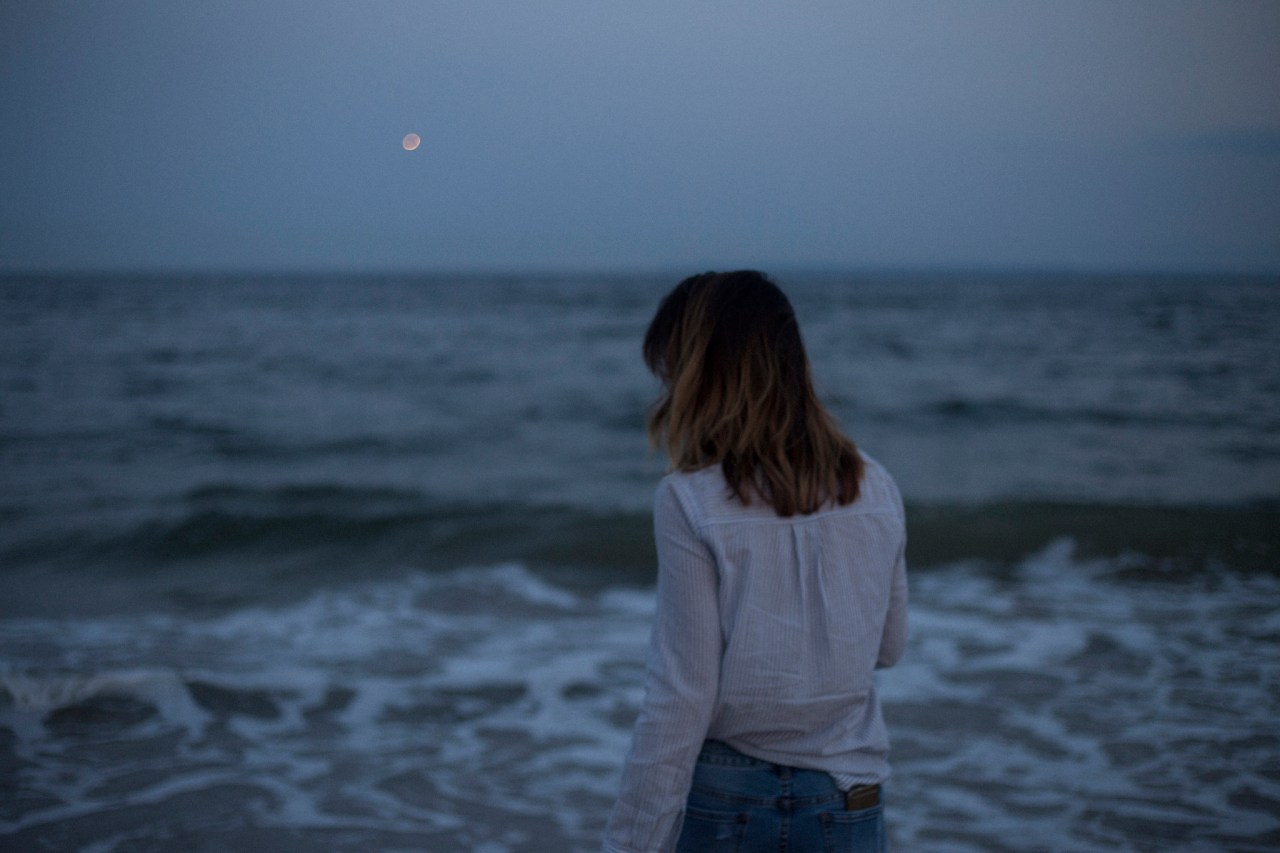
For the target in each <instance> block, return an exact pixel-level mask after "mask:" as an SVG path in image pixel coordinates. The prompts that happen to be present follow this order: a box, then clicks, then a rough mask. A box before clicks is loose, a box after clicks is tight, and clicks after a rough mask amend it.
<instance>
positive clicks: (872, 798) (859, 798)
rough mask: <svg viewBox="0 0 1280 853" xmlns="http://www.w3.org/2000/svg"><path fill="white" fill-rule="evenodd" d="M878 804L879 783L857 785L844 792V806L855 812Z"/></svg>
mask: <svg viewBox="0 0 1280 853" xmlns="http://www.w3.org/2000/svg"><path fill="white" fill-rule="evenodd" d="M878 805H880V786H879V785H858V786H857V787H856V788H850V789H849V790H847V791H845V792H844V807H845V809H846V810H847V811H851V812H856V811H860V810H862V809H869V808H871V807H873V806H878Z"/></svg>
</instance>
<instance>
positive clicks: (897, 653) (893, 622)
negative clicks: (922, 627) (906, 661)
mask: <svg viewBox="0 0 1280 853" xmlns="http://www.w3.org/2000/svg"><path fill="white" fill-rule="evenodd" d="M906 551H907V543H906V541H905V540H904V541H903V543H902V547H901V548H899V549H898V559H897V560H896V561H894V565H893V580H892V581H891V583H890V585H889V610H888V612H887V613H886V614H885V619H884V632H883V633H882V634H881V636H880V653H879V655H878V656H877V657H876V669H884V668H886V667H890V666H893V665H894V664H895V663H897V662H898V660H899V659H900V658H901V657H902V653H903V651H905V650H906V648H907V558H906Z"/></svg>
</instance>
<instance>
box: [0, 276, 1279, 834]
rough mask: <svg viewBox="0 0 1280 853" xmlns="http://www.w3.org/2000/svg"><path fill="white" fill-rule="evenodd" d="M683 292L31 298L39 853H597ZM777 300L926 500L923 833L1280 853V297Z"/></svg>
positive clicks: (1109, 289) (625, 288) (250, 287)
mask: <svg viewBox="0 0 1280 853" xmlns="http://www.w3.org/2000/svg"><path fill="white" fill-rule="evenodd" d="M678 278H679V276H678V275H673V276H656V275H634V276H623V275H619V276H589V275H574V276H545V275H544V276H533V275H530V276H519V275H502V276H479V275H473V276H458V275H454V276H450V275H435V276H409V275H404V276H358V275H313V276H249V275H205V276H178V275H149V276H123V275H116V276H61V277H57V276H44V277H41V276H9V277H7V278H2V279H0V477H2V478H3V479H2V480H0V486H2V488H0V850H14V851H32V850H66V851H82V853H125V851H184V853H187V852H188V851H222V850H271V851H286V853H287V851H295V850H296V851H316V850H325V851H329V850H332V851H348V850H349V851H357V850H359V851H386V853H392V851H411V850H412V851H458V850H465V851H477V852H478V853H507V851H510V853H517V851H537V852H538V853H544V851H591V850H596V849H598V847H599V837H600V834H601V831H602V828H603V823H604V821H605V819H606V817H607V815H608V811H609V808H610V807H611V804H612V798H613V794H614V791H615V790H616V786H617V782H618V777H619V772H620V769H621V764H622V760H623V757H624V755H625V752H626V748H627V745H628V742H629V737H630V726H631V723H632V721H633V719H634V717H635V714H636V712H637V709H638V707H639V704H640V701H641V698H642V675H643V657H644V649H645V643H646V640H647V636H648V625H649V622H650V620H651V618H652V614H653V606H654V598H653V584H654V564H653V548H652V544H651V542H650V533H651V531H650V519H649V506H650V500H651V496H652V491H653V487H654V485H655V484H656V482H657V480H658V479H659V478H660V477H661V476H662V474H663V472H664V470H665V461H664V460H663V459H662V457H661V456H660V455H659V454H657V453H655V452H654V451H652V450H650V449H649V448H648V446H647V443H646V439H645V436H644V430H643V421H644V416H645V411H646V407H647V406H648V404H649V403H650V401H651V399H652V397H653V395H654V393H655V391H656V385H655V382H654V380H653V379H652V378H651V377H650V376H648V374H647V373H646V372H645V370H644V368H643V365H642V363H641V360H640V355H639V348H640V339H641V337H642V335H643V333H644V329H645V326H646V324H647V322H648V320H649V317H650V316H651V314H652V312H653V310H654V309H655V308H656V305H657V303H658V301H659V300H660V298H661V297H662V295H664V294H665V292H666V291H667V290H668V289H669V288H670V287H671V286H673V285H674V284H675V282H676V280H677V279H678ZM778 281H779V283H780V284H781V285H782V286H783V288H784V289H785V290H786V291H787V292H788V293H789V294H790V296H791V297H792V300H793V302H794V303H795V305H796V308H797V312H798V314H799V316H800V321H801V328H802V330H803V333H804V337H805V341H806V344H807V346H808V348H809V351H810V356H811V359H812V361H813V365H814V375H815V379H816V382H817V385H818V388H819V392H820V394H821V396H822V397H823V399H824V400H825V401H826V402H827V403H828V405H829V406H830V408H831V410H832V411H833V412H834V414H835V415H836V416H837V417H838V419H839V420H840V422H841V424H842V425H843V426H844V428H845V429H846V431H847V432H848V433H849V434H850V435H851V436H852V437H853V438H854V439H855V440H856V441H857V442H858V444H859V446H860V447H861V448H862V449H863V450H864V451H865V452H866V453H868V454H869V455H871V456H873V457H875V458H876V459H877V460H879V461H880V462H881V463H883V464H884V465H885V466H886V467H887V468H888V469H889V470H890V471H891V472H892V473H893V474H894V475H895V477H896V478H897V480H898V483H899V485H900V487H901V489H902V492H903V494H904V497H905V500H906V502H907V508H908V525H909V526H908V536H909V545H908V560H909V573H910V583H911V606H910V621H911V640H910V644H909V647H908V651H907V654H906V656H905V658H904V660H903V662H902V663H901V664H900V665H899V666H897V667H895V668H893V669H891V670H886V671H883V672H881V673H879V674H878V676H877V677H878V687H879V690H880V692H881V695H882V697H883V698H884V705H885V717H886V721H887V723H888V726H889V731H890V735H891V737H892V740H893V753H892V756H891V761H892V764H893V768H894V776H893V778H892V779H891V780H890V782H889V784H888V786H887V789H886V802H887V806H886V817H887V821H888V827H889V832H890V839H891V842H892V844H893V846H894V849H897V850H900V851H925V853H929V851H965V852H966V853H968V852H969V851H971V853H992V852H993V851H996V852H997V853H998V851H1085V853H1088V851H1147V850H1159V851H1169V850H1192V851H1264V850H1267V851H1270V850H1277V849H1280V724H1278V720H1280V336H1278V335H1277V332H1276V329H1278V328H1280V279H1277V278H1275V277H1270V278H1267V277H1228V276H1187V275H1183V276H1161V275H1050V274H1035V275H1033V274H1015V273H1004V274H940V273H939V274H923V273H922V274H906V273H896V274H890V273H858V274H793V275H779V276H778Z"/></svg>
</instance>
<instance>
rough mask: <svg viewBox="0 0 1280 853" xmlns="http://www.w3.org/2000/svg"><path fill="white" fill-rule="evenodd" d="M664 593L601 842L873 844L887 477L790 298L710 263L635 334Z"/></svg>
mask: <svg viewBox="0 0 1280 853" xmlns="http://www.w3.org/2000/svg"><path fill="white" fill-rule="evenodd" d="M644 357H645V362H646V364H647V365H648V366H649V368H650V370H652V371H653V372H654V374H655V375H657V376H658V378H659V379H660V380H661V382H662V393H661V396H660V397H659V399H658V402H657V403H656V405H655V406H654V408H653V410H652V413H651V415H650V418H649V435H650V439H651V440H652V441H653V442H654V443H655V444H661V445H663V446H664V447H665V448H666V450H667V452H668V454H669V456H670V458H671V462H672V467H673V470H672V472H671V473H670V474H668V475H667V476H666V477H665V478H663V480H662V482H661V483H660V484H659V486H658V489H657V494H656V496H655V500H654V533H655V539H656V541H657V549H658V611H657V616H656V620H655V623H654V627H653V635H652V639H651V643H650V649H649V657H648V668H647V676H646V684H645V699H644V704H643V706H642V708H641V711H640V716H639V719H638V720H637V721H636V726H635V733H634V736H633V741H632V745H631V751H630V753H629V754H628V756H627V762H626V768H625V770H624V772H623V778H622V789H621V793H620V795H619V798H618V802H617V804H616V806H615V807H614V810H613V815H612V816H611V818H610V820H609V826H608V829H607V831H606V834H605V849H606V850H607V851H611V853H654V851H671V850H677V851H680V853H686V851H688V852H689V853H691V851H699V853H706V851H716V850H736V851H756V850H770V851H778V850H790V851H809V850H817V851H822V850H830V851H863V850H873V851H879V850H883V849H884V846H885V842H884V826H883V818H882V814H881V806H880V800H879V785H880V783H881V782H882V781H883V780H884V779H885V778H886V776H887V775H888V763H887V756H888V747H889V744H888V736H887V734H886V732H885V727H884V722H883V720H882V718H881V714H880V703H879V700H878V698H877V696H876V692H875V686H874V683H873V678H872V672H873V670H874V669H876V668H878V667H885V666H891V665H893V664H894V663H895V662H896V661H897V660H898V658H899V657H900V656H901V654H902V650H903V646H904V644H905V641H906V600H907V582H906V569H905V564H904V562H903V549H904V547H905V543H906V533H905V525H904V519H903V511H902V499H901V497H900V496H899V494H898V489H897V487H896V486H895V485H894V482H893V480H892V478H891V477H890V476H889V475H888V473H886V472H885V470H884V469H883V468H881V467H880V466H879V465H878V464H876V463H875V462H874V461H872V460H871V459H869V458H867V457H866V456H863V455H861V454H860V453H859V452H858V450H857V449H856V448H855V447H854V445H853V443H852V442H851V441H849V439H847V438H845V437H844V436H843V435H841V433H840V432H839V430H838V428H837V427H836V425H835V423H834V421H833V420H832V418H831V416H830V415H828V414H827V412H826V410H825V409H824V408H823V407H822V405H821V404H820V403H819V402H818V400H817V397H816V395H815V394H814V390H813V385H812V382H811V380H810V376H809V363H808V358H807V357H806V355H805V351H804V346H803V344H802V343H801V340H800V330H799V328H798V326H797V325H796V318H795V313H794V311H793V310H792V308H791V304H790V303H789V302H788V301H787V298H786V296H784V295H783V293H782V291H780V290H779V289H778V288H777V287H776V286H775V285H774V284H773V283H772V282H770V281H769V280H768V279H767V278H765V277H764V276H763V275H761V274H760V273H758V272H753V271H743V272H732V273H705V274H703V275H697V276H693V277H691V278H687V279H685V280H684V281H682V282H681V283H680V284H679V285H678V286H677V287H676V288H675V290H673V291H672V292H671V293H670V294H668V295H667V297H666V298H665V299H664V300H663V301H662V304H661V305H660V306H659V308H658V312H657V314H656V315H655V316H654V318H653V321H652V323H650V325H649V330H648V332H647V333H646V334H645V339H644Z"/></svg>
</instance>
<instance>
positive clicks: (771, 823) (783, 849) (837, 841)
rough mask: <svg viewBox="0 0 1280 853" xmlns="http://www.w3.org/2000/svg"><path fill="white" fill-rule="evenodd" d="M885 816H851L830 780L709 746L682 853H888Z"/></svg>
mask: <svg viewBox="0 0 1280 853" xmlns="http://www.w3.org/2000/svg"><path fill="white" fill-rule="evenodd" d="M882 809H883V807H882V806H879V805H877V806H873V807H872V808H869V809H860V810H858V811H854V812H851V811H845V808H844V794H843V793H842V792H841V791H840V789H839V788H838V787H836V783H835V780H834V779H832V778H831V777H830V776H829V775H827V774H826V773H823V772H822V771H819V770H801V769H798V768H794V767H784V766H782V765H778V764H771V763H769V762H768V761H762V760H760V759H758V758H751V757H750V756H747V755H743V754H742V753H741V752H738V751H737V750H736V749H733V748H731V747H730V746H728V745H727V744H724V743H720V742H719V741H714V740H709V741H707V742H706V743H704V744H703V745H702V753H701V754H700V755H699V756H698V763H697V765H696V767H695V768H694V771H693V788H692V790H691V791H690V792H689V802H688V805H687V806H686V809H685V816H684V826H683V828H682V829H681V832H680V841H679V843H677V845H676V853H722V851H723V853H730V851H732V852H733V853H763V851H769V853H810V851H812V853H883V851H884V850H885V837H884V813H883V811H882Z"/></svg>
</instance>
